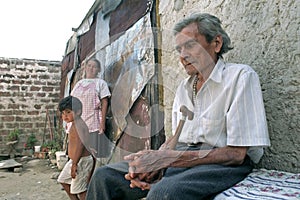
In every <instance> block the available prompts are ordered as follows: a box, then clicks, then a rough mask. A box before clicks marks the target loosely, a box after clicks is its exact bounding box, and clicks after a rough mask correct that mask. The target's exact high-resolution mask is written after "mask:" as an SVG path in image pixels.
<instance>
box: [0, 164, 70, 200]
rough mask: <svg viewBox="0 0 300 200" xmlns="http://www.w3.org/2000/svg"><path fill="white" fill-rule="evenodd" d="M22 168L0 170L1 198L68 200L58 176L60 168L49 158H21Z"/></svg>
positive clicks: (2, 199)
mask: <svg viewBox="0 0 300 200" xmlns="http://www.w3.org/2000/svg"><path fill="white" fill-rule="evenodd" d="M15 160H16V161H17V162H18V163H21V164H22V165H23V166H22V168H19V169H17V168H15V170H14V172H11V171H9V170H7V169H1V170H0V200H33V199H34V200H53V199H55V200H67V199H68V196H67V194H66V193H65V191H64V190H62V187H61V185H60V184H59V183H57V181H56V178H57V176H58V174H59V170H58V169H57V166H56V165H53V164H51V163H50V161H49V160H48V159H33V158H27V159H24V158H20V159H17V158H15Z"/></svg>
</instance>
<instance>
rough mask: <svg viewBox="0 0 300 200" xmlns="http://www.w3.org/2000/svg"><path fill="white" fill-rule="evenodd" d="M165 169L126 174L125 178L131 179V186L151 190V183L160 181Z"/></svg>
mask: <svg viewBox="0 0 300 200" xmlns="http://www.w3.org/2000/svg"><path fill="white" fill-rule="evenodd" d="M163 172H164V170H158V171H154V172H149V173H141V174H132V173H128V174H126V175H125V179H127V180H129V181H130V187H131V188H135V187H138V188H141V189H142V190H150V188H151V184H153V183H156V182H158V181H159V180H160V179H161V178H162V176H163Z"/></svg>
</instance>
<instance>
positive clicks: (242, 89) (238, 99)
mask: <svg viewBox="0 0 300 200" xmlns="http://www.w3.org/2000/svg"><path fill="white" fill-rule="evenodd" d="M226 122H227V145H233V146H252V147H253V146H254V147H259V146H260V147H262V146H269V145H270V141H269V136H268V129H267V121H266V116H265V109H264V104H263V97H262V92H261V87H260V82H259V78H258V75H257V74H256V73H255V72H254V71H246V72H241V74H240V76H239V78H238V79H237V84H236V88H235V90H234V94H233V98H232V103H231V105H230V108H229V111H228V112H227V115H226Z"/></svg>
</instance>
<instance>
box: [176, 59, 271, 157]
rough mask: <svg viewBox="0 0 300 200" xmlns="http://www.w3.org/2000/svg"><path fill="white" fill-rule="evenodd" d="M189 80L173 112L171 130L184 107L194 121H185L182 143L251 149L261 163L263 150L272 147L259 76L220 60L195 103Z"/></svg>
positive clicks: (189, 78)
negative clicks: (191, 112)
mask: <svg viewBox="0 0 300 200" xmlns="http://www.w3.org/2000/svg"><path fill="white" fill-rule="evenodd" d="M194 79H195V77H188V78H187V79H185V80H183V81H182V82H181V84H180V85H179V87H178V89H177V91H176V95H175V99H174V103H173V111H172V131H173V133H174V132H175V129H176V127H177V124H178V123H179V120H180V119H181V113H180V111H179V109H180V107H181V105H185V106H186V107H187V108H188V109H189V110H191V111H193V112H194V119H193V120H191V121H189V120H188V119H187V120H186V122H185V125H184V127H183V130H182V133H181V135H180V138H179V142H184V143H198V142H204V143H207V144H210V145H212V146H215V147H224V146H229V145H230V146H248V147H250V148H249V150H248V155H249V156H250V158H251V159H252V160H253V161H254V162H256V163H257V162H258V161H259V160H260V158H261V157H262V155H263V147H265V146H269V145H270V140H269V135H268V129H267V122H266V116H265V109H264V105H263V98H262V92H261V87H260V82H259V78H258V75H257V73H256V72H255V71H254V70H253V69H252V68H251V67H249V66H247V65H242V64H232V63H224V61H223V60H222V59H219V60H218V62H217V64H216V66H215V67H214V69H213V71H212V73H211V74H210V76H209V78H208V79H207V80H206V82H205V83H204V84H203V86H202V87H201V89H200V90H199V91H198V93H197V95H196V101H195V105H194V104H193V102H192V93H193V91H192V90H193V89H192V88H193V82H194Z"/></svg>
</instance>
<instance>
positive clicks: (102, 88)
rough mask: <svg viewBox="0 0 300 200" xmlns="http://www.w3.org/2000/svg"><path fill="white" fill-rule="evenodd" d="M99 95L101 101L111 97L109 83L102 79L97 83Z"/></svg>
mask: <svg viewBox="0 0 300 200" xmlns="http://www.w3.org/2000/svg"><path fill="white" fill-rule="evenodd" d="M97 93H98V96H99V97H100V99H103V98H105V97H110V96H111V93H110V91H109V88H108V85H107V83H106V82H105V81H104V80H102V79H99V81H98V82H97Z"/></svg>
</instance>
